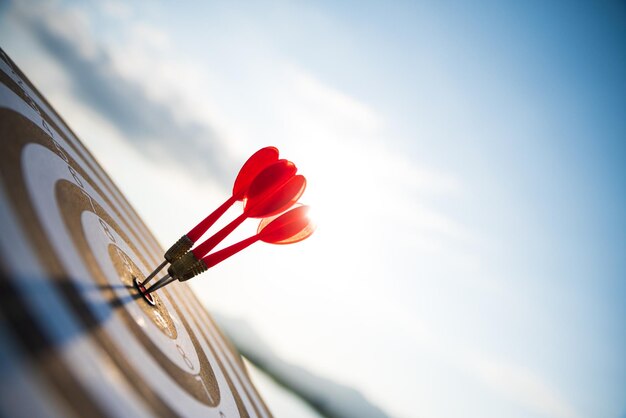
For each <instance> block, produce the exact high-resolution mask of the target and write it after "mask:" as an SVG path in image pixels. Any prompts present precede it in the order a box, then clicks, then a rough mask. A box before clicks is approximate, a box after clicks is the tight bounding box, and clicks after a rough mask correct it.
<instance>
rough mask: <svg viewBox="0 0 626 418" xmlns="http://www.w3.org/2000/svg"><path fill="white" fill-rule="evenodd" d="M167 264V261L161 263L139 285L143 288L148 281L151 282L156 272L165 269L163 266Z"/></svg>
mask: <svg viewBox="0 0 626 418" xmlns="http://www.w3.org/2000/svg"><path fill="white" fill-rule="evenodd" d="M167 263H168V261H167V260H165V261H164V262H162V263H161V264H160V265H159V266H158V267H157V268H155V269H154V271H153V272H152V273H150V275H149V276H148V277H146V280H144V281H143V282H142V283H141V284H143V285H144V286H145V285H146V284H147V283H148V282H149V281H150V280H152V279H153V278H154V277H155V276H156V275H157V273H158V272H160V271H161V270H163V267H165V265H166V264H167Z"/></svg>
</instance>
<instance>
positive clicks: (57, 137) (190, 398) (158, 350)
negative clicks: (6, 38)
mask: <svg viewBox="0 0 626 418" xmlns="http://www.w3.org/2000/svg"><path fill="white" fill-rule="evenodd" d="M0 138H1V141H2V142H1V143H2V150H1V152H0V224H1V225H2V234H1V238H0V270H1V275H0V291H1V294H0V301H1V303H0V339H1V341H2V343H1V344H0V371H1V376H0V377H1V381H0V385H1V387H0V389H1V392H0V415H2V416H12V417H19V416H28V417H32V416H59V417H66V416H77V417H86V416H90V417H129V416H133V417H135V416H137V417H141V416H155V415H158V416H181V417H184V416H190V417H191V416H206V417H211V416H214V417H249V416H250V417H256V416H259V417H266V416H270V413H269V411H268V409H267V407H266V406H265V404H264V403H263V400H262V399H261V398H260V396H259V394H258V393H257V391H256V389H255V388H254V386H253V385H252V383H251V382H250V379H249V376H248V374H247V372H246V370H245V366H244V365H243V363H242V361H241V358H240V356H239V354H238V353H237V351H236V350H235V349H234V348H233V346H232V344H230V343H229V342H228V341H227V340H226V338H225V337H224V335H223V334H222V332H221V331H220V330H219V329H218V327H217V326H216V324H215V323H214V321H213V320H212V319H211V317H210V316H209V314H208V313H207V312H206V310H205V309H204V308H203V306H201V304H200V303H199V301H198V300H197V299H196V298H195V296H194V295H193V293H192V292H191V291H190V290H189V288H188V287H187V286H186V285H184V284H182V283H176V284H173V285H171V286H169V287H168V288H167V289H164V290H163V291H160V292H158V293H155V294H154V305H151V304H150V303H148V302H147V301H146V300H145V299H143V298H142V297H140V295H139V293H138V291H137V289H136V287H135V286H134V283H135V281H136V280H139V281H142V280H143V279H144V278H145V276H146V274H147V272H148V271H149V269H150V268H151V267H153V266H154V265H156V264H157V263H158V262H159V261H160V258H161V256H162V254H163V250H162V248H160V247H159V245H158V243H157V242H156V240H155V239H154V237H153V236H152V234H151V233H150V232H149V231H148V229H147V228H146V226H145V225H144V223H143V222H142V221H141V219H140V218H139V217H138V215H137V214H136V213H135V211H134V210H133V209H132V207H131V206H130V205H129V203H128V201H127V200H126V199H125V198H124V196H123V195H122V194H121V193H120V191H119V190H118V189H117V188H116V186H115V185H114V184H113V183H112V181H111V179H110V178H109V177H108V175H107V174H106V173H105V172H104V170H103V169H102V168H101V167H100V166H99V165H98V163H97V162H96V160H95V159H94V158H93V156H92V155H91V154H90V153H89V152H88V151H87V150H86V149H85V147H84V146H83V145H82V144H81V143H80V141H79V140H78V139H77V138H76V136H75V135H74V134H73V132H72V131H71V130H70V129H69V128H68V127H67V125H66V124H65V123H64V122H63V120H62V119H61V118H60V117H59V116H58V114H57V113H56V112H55V111H54V110H53V109H52V108H51V106H50V105H49V104H48V103H47V102H46V101H45V99H43V98H42V97H41V95H40V94H39V93H38V92H37V91H36V89H35V88H34V87H33V86H32V85H31V83H30V82H28V80H27V79H26V78H25V76H24V75H23V74H22V73H21V72H20V71H19V70H18V69H17V67H16V66H15V64H14V63H13V62H12V61H11V60H10V59H9V58H8V57H7V56H6V54H5V53H4V52H3V51H1V50H0Z"/></svg>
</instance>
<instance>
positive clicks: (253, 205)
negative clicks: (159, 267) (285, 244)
mask: <svg viewBox="0 0 626 418" xmlns="http://www.w3.org/2000/svg"><path fill="white" fill-rule="evenodd" d="M295 173H296V166H295V165H294V164H293V163H291V162H289V161H287V160H279V161H277V162H276V163H274V164H272V165H271V166H269V167H267V168H266V169H265V170H263V171H262V172H261V173H259V175H258V176H257V177H256V178H255V179H254V181H253V182H252V184H251V185H250V188H249V190H248V198H247V199H246V202H245V205H244V212H243V213H242V214H241V215H240V216H239V217H237V218H235V219H234V220H233V221H232V222H231V223H229V224H228V225H226V226H225V227H224V228H222V229H221V230H220V231H218V232H217V233H216V234H215V235H213V236H212V237H210V238H209V239H207V240H206V241H204V242H203V243H202V244H200V245H198V246H197V247H196V248H194V249H193V250H191V251H189V252H188V253H186V254H185V255H183V256H182V257H181V258H179V259H178V260H176V261H174V262H173V263H172V265H171V266H170V268H169V269H168V273H169V274H170V275H181V274H183V273H185V272H186V271H187V270H189V269H190V268H194V266H195V265H197V264H198V260H200V258H201V257H204V256H205V255H206V254H208V252H209V251H211V250H212V249H213V248H215V246H216V245H218V244H219V243H220V242H222V240H223V239H224V238H226V237H227V236H228V234H230V233H231V232H233V231H234V230H235V228H237V227H238V226H239V225H240V224H241V223H242V222H243V221H244V220H246V219H247V218H265V217H268V216H272V215H276V214H278V213H281V212H283V211H285V210H286V209H288V208H290V207H291V206H293V204H294V203H296V202H297V201H298V199H299V198H300V196H302V193H304V189H305V188H306V179H305V178H304V176H302V175H295Z"/></svg>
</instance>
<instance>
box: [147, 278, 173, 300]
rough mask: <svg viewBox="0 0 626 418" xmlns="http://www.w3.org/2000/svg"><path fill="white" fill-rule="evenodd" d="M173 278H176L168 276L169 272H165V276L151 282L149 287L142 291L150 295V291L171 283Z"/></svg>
mask: <svg viewBox="0 0 626 418" xmlns="http://www.w3.org/2000/svg"><path fill="white" fill-rule="evenodd" d="M174 280H176V278H175V277H172V276H170V275H169V274H166V275H165V276H163V277H162V278H160V279H159V281H157V282H156V283H155V284H153V285H152V286H150V288H149V289H148V290H146V291H144V292H143V294H144V295H150V293H152V292H154V291H156V290H159V289H160V288H162V287H165V286H167V285H168V284H170V283H172V282H173V281H174Z"/></svg>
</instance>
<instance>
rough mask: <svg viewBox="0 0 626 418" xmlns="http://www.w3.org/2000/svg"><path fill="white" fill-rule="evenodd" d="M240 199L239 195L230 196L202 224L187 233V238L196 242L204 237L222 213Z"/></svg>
mask: <svg viewBox="0 0 626 418" xmlns="http://www.w3.org/2000/svg"><path fill="white" fill-rule="evenodd" d="M240 197H241V196H239V195H232V196H231V197H230V198H229V199H228V200H226V201H225V202H224V203H222V204H221V205H220V207H218V208H217V209H215V210H214V211H213V212H212V213H211V214H210V215H209V216H207V217H206V218H204V220H202V222H200V223H199V224H198V225H196V226H195V227H193V229H192V230H191V231H189V232H187V237H189V239H190V240H191V241H193V242H196V241H198V240H199V239H200V237H201V236H202V235H204V233H205V232H206V231H208V229H209V228H210V227H211V226H213V224H214V223H215V222H216V221H217V220H218V219H219V218H220V217H221V216H222V215H223V214H224V212H226V211H227V210H228V208H229V207H231V206H232V205H233V203H235V202H236V201H237V200H239V198H240Z"/></svg>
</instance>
